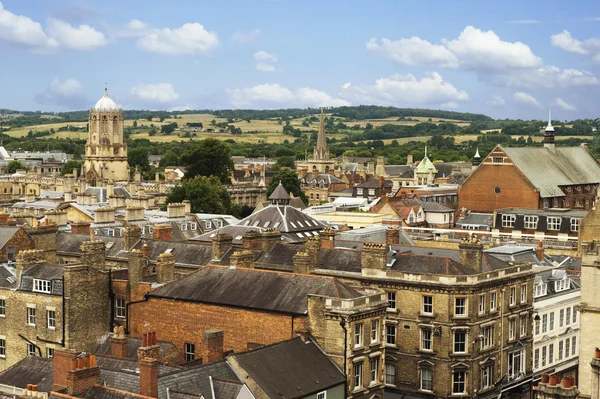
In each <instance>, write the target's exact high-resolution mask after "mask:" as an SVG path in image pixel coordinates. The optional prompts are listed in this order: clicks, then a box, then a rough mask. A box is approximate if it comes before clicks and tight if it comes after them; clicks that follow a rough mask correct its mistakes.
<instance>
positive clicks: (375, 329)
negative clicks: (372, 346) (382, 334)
mask: <svg viewBox="0 0 600 399" xmlns="http://www.w3.org/2000/svg"><path fill="white" fill-rule="evenodd" d="M374 342H379V320H371V343H374Z"/></svg>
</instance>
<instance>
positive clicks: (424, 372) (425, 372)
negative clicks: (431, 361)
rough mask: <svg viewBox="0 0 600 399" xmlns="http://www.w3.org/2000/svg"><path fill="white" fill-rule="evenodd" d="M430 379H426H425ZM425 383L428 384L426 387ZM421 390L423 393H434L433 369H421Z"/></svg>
mask: <svg viewBox="0 0 600 399" xmlns="http://www.w3.org/2000/svg"><path fill="white" fill-rule="evenodd" d="M426 376H427V377H429V378H425V377H426ZM424 382H426V383H427V387H425V384H424ZM419 389H420V390H421V391H427V392H432V391H433V369H432V368H430V367H421V368H420V369H419Z"/></svg>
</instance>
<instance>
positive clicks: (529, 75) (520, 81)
mask: <svg viewBox="0 0 600 399" xmlns="http://www.w3.org/2000/svg"><path fill="white" fill-rule="evenodd" d="M488 79H489V80H490V81H491V82H492V83H494V84H497V85H500V86H508V87H516V88H525V89H526V88H554V87H573V86H593V85H597V84H598V83H600V81H599V80H598V78H597V77H596V76H594V75H593V74H592V73H590V72H587V71H580V70H578V69H562V70H561V69H560V68H557V67H555V66H551V65H548V66H543V67H540V68H535V69H526V70H518V71H513V72H511V73H506V74H497V75H492V76H490V77H488Z"/></svg>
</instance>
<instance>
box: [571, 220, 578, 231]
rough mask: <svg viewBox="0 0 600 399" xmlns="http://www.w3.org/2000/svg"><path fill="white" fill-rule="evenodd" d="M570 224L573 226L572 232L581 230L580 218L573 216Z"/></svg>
mask: <svg viewBox="0 0 600 399" xmlns="http://www.w3.org/2000/svg"><path fill="white" fill-rule="evenodd" d="M570 225H571V226H570V227H571V228H570V230H571V231H572V232H577V231H579V219H576V218H571V223H570Z"/></svg>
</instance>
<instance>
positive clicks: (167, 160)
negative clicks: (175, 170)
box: [160, 150, 179, 168]
mask: <svg viewBox="0 0 600 399" xmlns="http://www.w3.org/2000/svg"><path fill="white" fill-rule="evenodd" d="M178 165H179V155H178V154H177V153H176V152H175V151H173V150H169V151H167V152H165V153H164V155H163V156H162V158H161V159H160V167H161V168H164V167H167V166H178Z"/></svg>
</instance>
